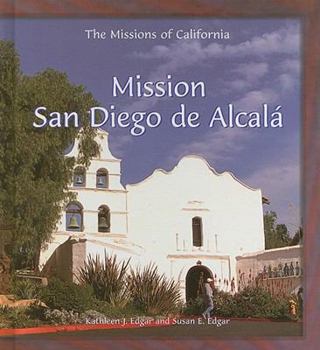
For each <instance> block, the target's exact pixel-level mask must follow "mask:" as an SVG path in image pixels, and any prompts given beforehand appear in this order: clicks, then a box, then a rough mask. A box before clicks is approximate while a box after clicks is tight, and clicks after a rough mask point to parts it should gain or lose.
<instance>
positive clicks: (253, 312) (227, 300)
mask: <svg viewBox="0 0 320 350" xmlns="http://www.w3.org/2000/svg"><path fill="white" fill-rule="evenodd" d="M213 304H214V314H215V315H217V316H221V317H243V318H248V317H252V318H270V319H282V320H289V319H290V318H291V316H290V313H289V298H288V297H276V296H272V295H271V294H270V293H269V292H268V291H266V290H264V289H262V288H258V287H246V288H245V289H243V290H242V291H240V292H239V293H236V294H235V295H233V296H232V295H231V294H228V293H224V292H216V293H215V294H214V296H213Z"/></svg>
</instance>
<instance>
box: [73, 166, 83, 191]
mask: <svg viewBox="0 0 320 350" xmlns="http://www.w3.org/2000/svg"><path fill="white" fill-rule="evenodd" d="M85 185H86V170H85V168H84V167H81V166H78V167H76V168H75V169H74V173H73V186H75V187H84V186H85Z"/></svg>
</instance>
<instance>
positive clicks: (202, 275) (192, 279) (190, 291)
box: [186, 264, 213, 302]
mask: <svg viewBox="0 0 320 350" xmlns="http://www.w3.org/2000/svg"><path fill="white" fill-rule="evenodd" d="M209 277H210V278H213V274H212V272H211V270H210V269H209V268H208V267H206V266H203V265H201V264H197V265H195V266H193V267H191V268H190V270H189V271H188V273H187V276H186V301H187V302H189V301H190V300H194V299H196V298H197V297H199V296H201V295H202V294H203V284H204V281H205V280H206V279H207V278H209Z"/></svg>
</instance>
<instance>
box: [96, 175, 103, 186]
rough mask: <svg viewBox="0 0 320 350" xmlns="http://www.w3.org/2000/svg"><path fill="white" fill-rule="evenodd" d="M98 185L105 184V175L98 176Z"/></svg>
mask: <svg viewBox="0 0 320 350" xmlns="http://www.w3.org/2000/svg"><path fill="white" fill-rule="evenodd" d="M97 185H98V186H104V179H103V176H98V182H97Z"/></svg>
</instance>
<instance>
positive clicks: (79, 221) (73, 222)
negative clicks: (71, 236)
mask: <svg viewBox="0 0 320 350" xmlns="http://www.w3.org/2000/svg"><path fill="white" fill-rule="evenodd" d="M66 230H67V231H83V207H82V205H81V204H80V203H78V202H70V203H69V204H68V205H67V208H66Z"/></svg>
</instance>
